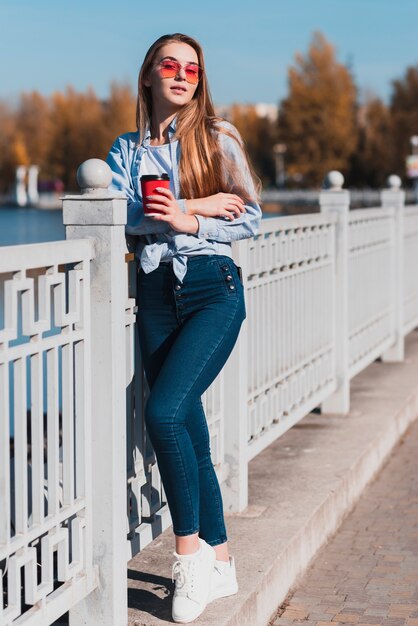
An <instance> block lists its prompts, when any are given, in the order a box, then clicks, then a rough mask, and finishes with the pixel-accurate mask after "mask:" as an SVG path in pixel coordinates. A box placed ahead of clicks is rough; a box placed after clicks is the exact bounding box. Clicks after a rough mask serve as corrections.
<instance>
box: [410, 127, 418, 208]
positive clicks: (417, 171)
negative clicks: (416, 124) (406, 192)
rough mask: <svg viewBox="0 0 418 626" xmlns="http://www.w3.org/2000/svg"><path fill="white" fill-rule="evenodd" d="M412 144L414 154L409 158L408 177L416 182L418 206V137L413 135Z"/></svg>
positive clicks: (417, 201)
mask: <svg viewBox="0 0 418 626" xmlns="http://www.w3.org/2000/svg"><path fill="white" fill-rule="evenodd" d="M410 142H411V153H412V154H411V157H408V176H409V177H410V178H412V180H413V182H414V191H415V202H416V203H417V204H418V135H412V137H411V138H410ZM414 157H415V158H414Z"/></svg>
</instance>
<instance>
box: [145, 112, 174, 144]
mask: <svg viewBox="0 0 418 626" xmlns="http://www.w3.org/2000/svg"><path fill="white" fill-rule="evenodd" d="M176 127H177V116H176V117H175V118H174V119H173V120H172V121H171V122H170V124H169V125H168V138H169V140H170V141H171V139H172V138H173V136H174V134H175V132H176ZM150 141H151V128H150V126H147V128H146V130H145V135H144V139H143V140H142V142H141V145H142V146H144V148H146V147H147V146H148V145H149V143H150Z"/></svg>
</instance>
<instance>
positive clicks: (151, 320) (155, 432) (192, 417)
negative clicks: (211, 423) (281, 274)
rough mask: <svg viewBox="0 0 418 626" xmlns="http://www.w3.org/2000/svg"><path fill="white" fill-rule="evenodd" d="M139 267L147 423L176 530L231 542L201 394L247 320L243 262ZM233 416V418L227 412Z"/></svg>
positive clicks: (202, 258) (216, 259)
mask: <svg viewBox="0 0 418 626" xmlns="http://www.w3.org/2000/svg"><path fill="white" fill-rule="evenodd" d="M187 267H188V269H187V274H186V276H185V278H184V281H183V283H180V282H179V281H178V279H177V278H176V276H175V275H174V273H173V269H172V265H171V264H165V263H162V264H160V266H159V267H158V268H157V269H156V270H154V271H153V272H150V273H149V274H145V273H144V271H143V270H139V272H138V313H137V326H138V332H139V342H140V347H141V353H142V358H143V362H144V368H145V373H146V376H147V380H148V384H149V387H150V395H149V397H148V402H147V404H146V408H145V423H146V427H147V432H148V435H149V437H150V440H151V443H152V445H153V447H154V451H155V455H156V458H157V463H158V468H159V471H160V475H161V480H162V482H163V485H164V490H165V493H166V496H167V503H168V506H169V509H170V513H171V518H172V522H173V530H174V533H175V534H176V535H181V536H183V535H190V534H193V533H196V532H199V536H200V537H202V539H204V540H205V541H207V543H209V544H210V545H212V546H214V545H218V544H221V543H224V542H225V541H226V540H227V535H226V529H225V521H224V515H223V506H222V496H221V491H220V488H219V483H218V480H217V476H216V473H215V470H214V467H213V463H212V460H211V456H210V440H209V431H208V426H207V422H206V417H205V413H204V411H203V406H202V402H201V395H202V394H203V393H204V392H205V391H206V389H207V388H208V387H209V386H210V384H211V383H212V382H213V380H214V379H215V378H216V376H217V375H218V373H219V372H220V371H221V369H222V367H223V366H224V364H225V362H226V360H227V358H228V356H229V355H230V353H231V351H232V348H233V347H234V344H235V342H236V340H237V337H238V333H239V330H240V327H241V324H242V322H243V320H244V319H245V304H244V293H243V287H242V284H241V281H240V279H239V276H238V272H237V267H236V265H235V264H234V262H233V261H232V259H230V258H229V257H226V256H220V255H199V256H193V257H189V259H188V266H187ZM225 419H228V416H225Z"/></svg>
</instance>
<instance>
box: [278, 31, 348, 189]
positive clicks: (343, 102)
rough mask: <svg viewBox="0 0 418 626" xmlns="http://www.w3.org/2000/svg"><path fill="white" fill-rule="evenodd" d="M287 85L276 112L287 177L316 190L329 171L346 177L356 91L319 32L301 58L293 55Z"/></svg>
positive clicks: (342, 66) (330, 46)
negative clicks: (296, 178) (285, 93)
mask: <svg viewBox="0 0 418 626" xmlns="http://www.w3.org/2000/svg"><path fill="white" fill-rule="evenodd" d="M288 82H289V95H288V97H287V98H286V99H285V100H284V101H283V102H282V104H281V110H280V114H279V138H280V141H281V142H283V143H285V144H286V147H287V151H286V169H287V175H288V176H289V175H290V176H292V175H299V176H302V177H303V184H304V185H305V186H307V185H315V186H317V185H320V183H321V181H322V180H323V178H324V176H325V175H326V173H327V172H328V171H329V170H335V169H337V170H340V171H342V172H343V173H344V174H346V173H347V171H348V168H349V163H350V157H351V155H352V154H353V152H354V150H355V147H356V138H357V125H356V87H355V85H354V81H353V78H352V76H351V74H350V71H349V70H348V69H347V67H345V66H344V65H342V64H341V63H338V62H337V60H336V56H335V49H334V47H333V46H332V45H331V44H330V43H329V42H328V41H327V40H326V39H325V37H324V36H323V35H322V34H321V33H315V34H314V36H313V39H312V43H311V45H310V48H309V51H308V53H307V55H306V56H303V55H302V54H299V53H298V54H297V55H296V57H295V65H294V66H292V67H290V69H289V73H288Z"/></svg>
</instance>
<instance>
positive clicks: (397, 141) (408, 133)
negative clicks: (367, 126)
mask: <svg viewBox="0 0 418 626" xmlns="http://www.w3.org/2000/svg"><path fill="white" fill-rule="evenodd" d="M390 115H391V125H392V129H391V130H392V132H391V151H392V155H393V161H392V168H393V171H394V172H395V173H396V174H399V175H400V176H404V175H405V157H406V156H407V155H408V154H410V153H411V146H410V139H411V137H412V136H413V135H418V65H415V66H411V67H408V68H407V69H406V71H405V74H404V76H403V77H402V78H400V79H398V80H395V81H393V93H392V98H391V102H390Z"/></svg>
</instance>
